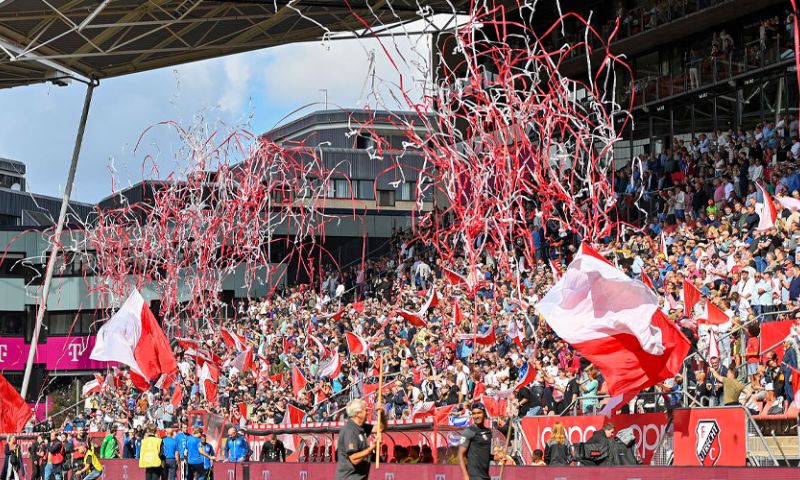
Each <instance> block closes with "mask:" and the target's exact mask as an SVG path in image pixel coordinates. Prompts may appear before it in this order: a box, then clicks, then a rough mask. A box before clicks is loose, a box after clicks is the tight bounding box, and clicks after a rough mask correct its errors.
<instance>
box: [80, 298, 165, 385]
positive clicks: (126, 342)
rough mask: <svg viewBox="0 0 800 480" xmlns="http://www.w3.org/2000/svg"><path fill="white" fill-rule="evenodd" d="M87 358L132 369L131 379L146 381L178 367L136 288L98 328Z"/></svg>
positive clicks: (162, 334) (156, 323)
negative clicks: (120, 364) (139, 378)
mask: <svg viewBox="0 0 800 480" xmlns="http://www.w3.org/2000/svg"><path fill="white" fill-rule="evenodd" d="M89 358H91V359H92V360H103V361H111V362H119V363H122V364H125V365H127V366H129V367H130V368H131V372H132V375H131V376H133V374H136V375H139V376H141V377H142V378H143V379H145V380H146V381H148V382H149V381H152V380H157V379H158V378H159V377H160V376H161V375H162V374H164V373H172V372H174V371H175V370H176V369H177V368H178V363H177V362H176V361H175V356H174V355H173V354H172V348H170V346H169V340H167V336H166V335H164V331H163V330H161V327H160V326H159V325H158V321H157V320H156V317H155V316H154V315H153V312H151V311H150V308H149V307H148V306H147V304H145V302H144V298H143V297H142V295H141V294H140V293H139V291H138V290H136V289H134V290H133V292H131V294H130V296H129V297H128V299H127V300H125V303H123V304H122V307H121V308H120V309H119V311H118V312H117V313H115V314H114V316H113V317H111V318H110V319H109V320H108V322H106V324H105V325H103V326H102V327H100V330H99V331H98V332H97V342H96V343H95V345H94V349H93V350H92V353H91V355H89Z"/></svg>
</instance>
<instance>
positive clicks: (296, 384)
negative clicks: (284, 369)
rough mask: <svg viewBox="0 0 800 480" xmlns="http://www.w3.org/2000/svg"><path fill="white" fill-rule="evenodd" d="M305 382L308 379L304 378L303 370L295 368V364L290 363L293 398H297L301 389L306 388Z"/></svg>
mask: <svg viewBox="0 0 800 480" xmlns="http://www.w3.org/2000/svg"><path fill="white" fill-rule="evenodd" d="M307 383H308V380H306V377H305V375H303V372H302V371H300V369H299V368H297V365H292V393H293V394H294V396H295V398H297V396H298V395H299V394H300V391H301V390H303V389H304V388H306V384H307Z"/></svg>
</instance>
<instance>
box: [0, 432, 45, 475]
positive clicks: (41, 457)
mask: <svg viewBox="0 0 800 480" xmlns="http://www.w3.org/2000/svg"><path fill="white" fill-rule="evenodd" d="M28 455H29V456H30V458H31V480H43V479H44V466H45V464H46V463H47V443H46V442H45V440H44V435H42V434H41V433H40V434H39V435H38V436H37V437H36V441H34V442H33V444H31V447H30V449H29V450H28ZM0 478H2V477H0Z"/></svg>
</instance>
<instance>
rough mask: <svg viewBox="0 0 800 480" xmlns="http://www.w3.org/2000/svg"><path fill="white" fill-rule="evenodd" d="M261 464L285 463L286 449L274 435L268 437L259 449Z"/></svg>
mask: <svg viewBox="0 0 800 480" xmlns="http://www.w3.org/2000/svg"><path fill="white" fill-rule="evenodd" d="M259 461H261V462H285V461H286V447H285V446H284V445H283V442H282V441H280V440H278V436H277V435H275V434H274V433H273V434H272V435H270V436H269V439H268V440H267V441H266V442H264V445H263V446H262V447H261V457H260V458H259Z"/></svg>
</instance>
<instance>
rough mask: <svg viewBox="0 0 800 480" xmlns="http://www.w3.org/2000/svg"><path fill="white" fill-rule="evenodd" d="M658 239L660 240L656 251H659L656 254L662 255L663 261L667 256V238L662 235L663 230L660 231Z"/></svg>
mask: <svg viewBox="0 0 800 480" xmlns="http://www.w3.org/2000/svg"><path fill="white" fill-rule="evenodd" d="M660 238H661V244H660V245H659V246H658V249H659V252H658V253H660V254H661V255H664V259H665V260H666V259H667V258H668V255H667V236H666V234H665V233H664V231H663V230H662V231H661V236H660Z"/></svg>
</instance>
